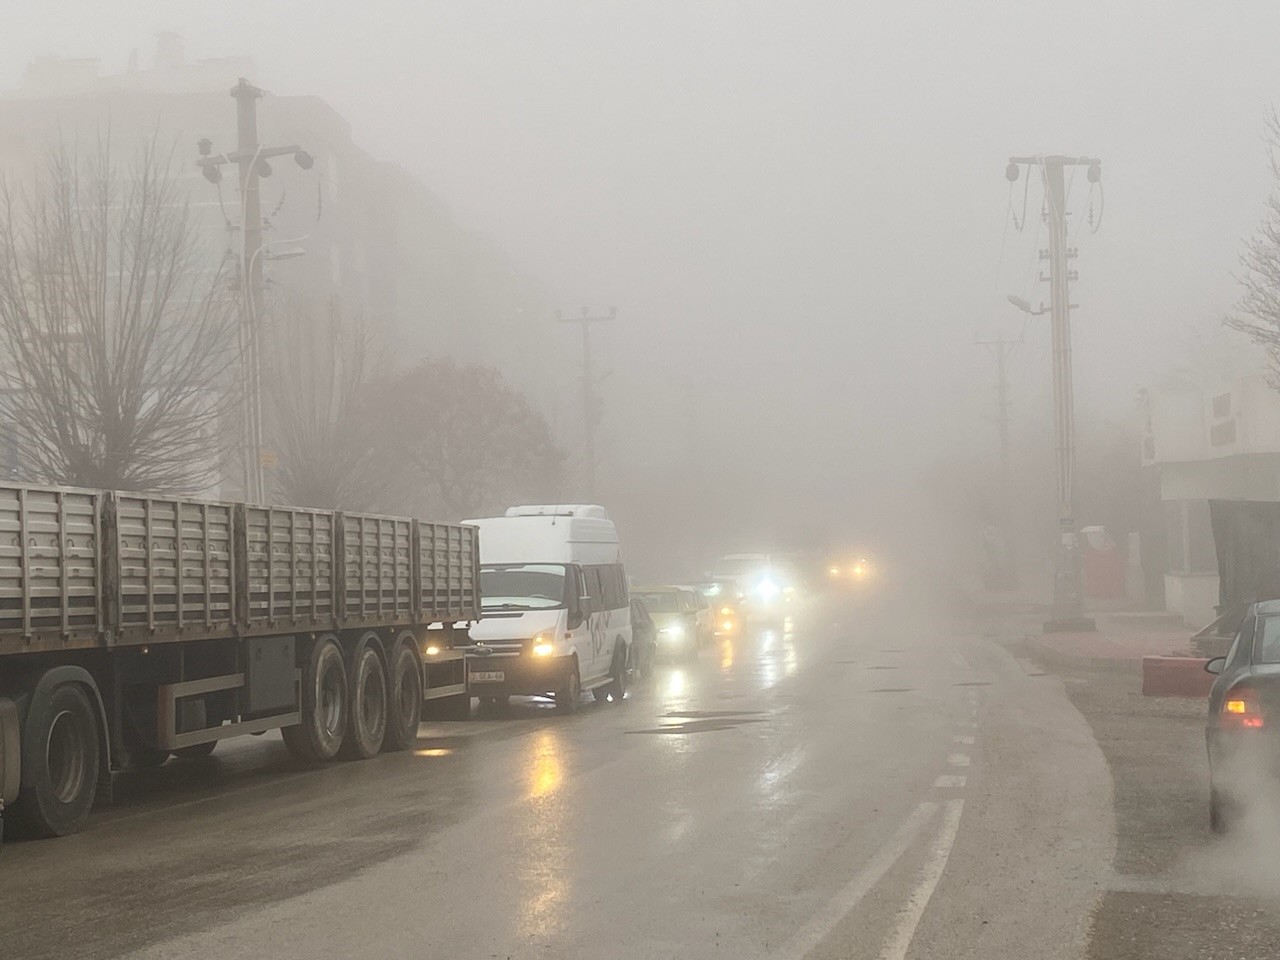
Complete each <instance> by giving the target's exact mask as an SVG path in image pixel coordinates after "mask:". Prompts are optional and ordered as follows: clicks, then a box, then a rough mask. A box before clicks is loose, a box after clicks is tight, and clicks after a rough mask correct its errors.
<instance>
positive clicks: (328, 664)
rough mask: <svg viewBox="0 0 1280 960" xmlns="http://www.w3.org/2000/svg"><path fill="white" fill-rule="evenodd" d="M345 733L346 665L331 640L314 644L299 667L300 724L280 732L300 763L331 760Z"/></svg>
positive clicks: (334, 641) (335, 643) (336, 642)
mask: <svg viewBox="0 0 1280 960" xmlns="http://www.w3.org/2000/svg"><path fill="white" fill-rule="evenodd" d="M346 732H347V665H346V663H344V662H343V659H342V649H341V648H340V647H339V646H338V641H337V640H336V639H334V638H333V636H331V635H330V636H326V637H324V638H322V639H321V640H320V641H319V642H317V643H316V644H315V645H314V646H313V647H312V648H311V652H310V653H309V654H308V655H307V662H306V663H305V664H303V667H302V722H301V723H299V724H298V725H297V726H294V727H285V728H284V729H283V730H281V731H280V734H281V736H283V737H284V745H285V746H286V747H288V748H289V752H290V753H292V754H293V755H294V756H295V757H299V758H301V759H303V760H312V761H324V760H332V759H333V758H334V757H336V756H337V755H338V748H339V747H341V746H342V740H343V738H344V737H345V736H346Z"/></svg>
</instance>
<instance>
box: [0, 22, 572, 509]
mask: <svg viewBox="0 0 1280 960" xmlns="http://www.w3.org/2000/svg"><path fill="white" fill-rule="evenodd" d="M255 72H256V71H255V69H254V65H253V63H252V62H251V61H250V60H248V59H247V58H240V57H231V58H218V59H208V60H200V61H196V62H190V61H188V60H186V58H185V56H184V52H183V47H182V41H181V39H180V38H178V37H176V36H174V35H172V34H162V35H160V36H159V38H158V43H157V46H156V52H155V56H154V59H153V61H152V62H151V63H150V64H149V65H147V66H141V65H139V62H138V58H137V57H133V58H131V60H130V64H129V67H128V69H126V70H125V71H124V72H123V73H118V74H111V73H105V72H103V70H102V69H101V66H100V64H99V63H98V62H97V61H94V60H67V59H44V60H40V61H37V62H36V63H34V64H32V65H31V67H30V68H29V69H28V71H27V74H26V77H25V79H24V81H23V83H22V85H21V86H20V87H19V88H18V89H17V90H14V91H12V92H10V93H8V94H3V95H0V175H3V176H5V177H7V178H9V179H15V180H18V181H21V180H23V179H25V178H27V177H29V176H30V175H32V174H33V173H34V172H35V171H36V170H37V169H38V167H39V164H40V162H41V159H42V158H43V157H44V156H45V155H46V153H47V152H48V151H49V150H50V149H51V148H54V147H56V146H57V145H58V144H59V142H62V143H68V142H70V143H73V144H75V143H80V144H83V143H86V142H92V140H94V139H97V138H101V137H102V136H104V134H107V133H109V140H110V144H111V148H112V153H113V157H114V158H116V159H119V160H122V161H123V160H126V159H127V158H128V157H129V156H130V155H131V154H133V153H135V152H136V151H138V150H139V149H140V148H141V144H142V142H143V141H144V140H149V139H154V141H155V143H156V144H157V145H158V146H159V147H160V148H161V149H162V150H164V151H172V153H171V156H172V164H173V170H174V172H175V173H176V174H178V175H179V178H180V184H181V185H182V186H183V187H184V188H185V189H186V191H187V196H188V197H189V200H190V204H191V208H192V209H193V210H194V211H195V212H196V214H197V216H198V219H199V224H200V230H201V231H202V233H203V235H204V237H205V246H206V247H207V250H208V254H209V262H210V263H219V262H222V261H223V260H224V259H225V258H227V257H228V254H229V252H230V253H232V254H234V253H235V252H238V251H239V248H240V243H241V241H240V223H241V219H242V218H241V214H240V210H239V191H238V186H237V182H236V177H235V174H234V168H233V167H231V168H225V169H226V174H225V175H224V178H223V180H222V182H221V183H220V184H217V185H215V184H212V183H210V182H208V181H206V180H205V178H204V177H203V176H202V174H201V171H200V168H199V167H198V166H197V164H196V159H197V156H198V154H199V150H200V147H199V144H200V141H202V140H206V139H207V140H208V141H209V147H208V149H210V150H211V151H212V153H213V154H215V155H216V154H220V153H230V152H232V151H234V150H235V148H236V144H237V130H236V104H235V101H234V100H233V99H232V98H231V96H230V91H231V89H232V87H234V86H235V85H236V83H237V82H238V80H239V78H240V77H247V78H248V79H250V80H251V81H252V80H254V78H255ZM258 130H259V139H260V141H261V142H262V143H264V144H266V145H270V146H283V145H293V144H296V145H297V146H299V147H301V148H303V149H304V150H305V151H307V153H309V154H310V155H311V156H312V157H313V158H314V165H313V166H312V167H311V168H310V169H302V168H301V167H300V166H299V165H297V164H295V163H294V161H293V160H292V159H291V158H290V157H288V156H282V157H278V158H275V159H273V160H272V161H271V162H270V167H271V172H270V175H269V176H264V177H263V178H262V179H261V181H260V196H261V205H262V213H263V217H264V242H265V246H264V248H263V268H264V275H265V279H266V284H267V294H266V296H267V300H268V304H267V312H268V315H270V314H272V313H273V312H274V313H277V314H278V313H279V312H281V311H283V310H286V309H291V308H293V307H294V306H295V305H297V306H300V307H301V308H302V309H303V310H311V311H314V312H315V314H316V315H317V316H318V317H322V318H326V319H327V317H328V316H329V307H330V305H331V304H336V305H337V307H338V309H339V311H340V312H341V314H342V315H343V316H345V317H347V318H350V319H351V320H352V321H358V322H359V323H360V325H361V327H362V328H363V332H364V334H365V336H366V337H367V338H368V339H369V340H370V341H371V344H372V350H371V353H372V354H373V355H374V356H377V357H384V358H389V361H388V362H390V363H392V364H408V363H411V362H412V361H413V360H415V359H417V358H420V357H425V356H450V357H453V358H454V359H455V360H458V361H460V362H464V363H465V362H471V363H484V364H487V365H490V366H495V367H497V368H498V369H499V370H500V371H501V372H502V373H503V374H504V376H506V378H507V379H508V380H509V381H511V382H512V383H514V384H515V385H516V386H517V387H519V388H521V389H522V390H524V391H525V392H526V393H527V395H528V396H529V398H530V401H531V402H532V404H533V405H534V407H535V408H536V409H539V410H542V411H544V412H545V411H550V410H552V409H553V408H554V407H555V406H556V405H557V403H558V402H559V397H560V395H561V394H564V393H569V392H571V391H572V389H573V387H572V382H573V378H574V376H575V372H576V371H575V369H574V366H573V363H572V361H571V360H569V359H567V355H566V352H565V351H564V350H563V349H562V348H560V349H558V347H561V344H560V343H558V342H557V339H558V338H559V337H560V336H561V334H562V333H563V331H561V330H559V329H557V325H556V324H555V323H554V321H553V320H552V310H551V308H550V306H549V302H548V298H547V297H546V295H545V294H544V293H543V291H542V290H541V288H540V287H539V286H538V285H537V284H536V283H535V282H533V281H532V280H530V279H529V278H528V277H526V276H524V275H522V274H521V273H520V272H519V271H518V270H517V269H515V267H514V266H513V265H512V264H511V262H510V261H509V260H508V259H507V258H506V257H505V256H504V255H503V253H502V252H501V251H500V250H499V249H498V248H497V247H496V246H495V245H493V244H492V243H489V242H487V241H486V240H485V239H484V238H482V237H479V236H477V235H475V234H474V233H472V232H470V231H468V230H466V229H464V228H463V227H462V226H460V225H459V224H458V223H457V222H456V221H455V220H454V219H453V218H452V216H451V215H450V213H449V210H448V208H447V206H446V205H445V204H444V203H443V202H442V201H441V200H440V198H439V197H437V196H436V195H435V194H433V193H432V192H431V190H430V189H429V188H428V187H427V186H426V185H424V184H423V183H421V182H420V181H418V180H416V179H415V178H414V177H413V176H411V175H410V174H409V173H407V172H405V171H404V170H402V169H400V168H398V167H397V166H395V165H394V164H390V163H386V162H384V161H380V160H378V159H375V158H373V157H371V156H369V154H368V153H367V152H365V151H364V150H363V149H362V148H360V147H359V146H358V145H357V144H356V143H355V141H354V140H353V137H352V129H351V124H350V123H349V122H348V121H347V120H346V119H345V118H344V117H342V116H341V115H340V114H338V113H337V111H335V110H334V109H333V108H332V107H331V106H329V105H328V104H327V103H325V102H324V101H323V100H322V99H320V98H318V97H314V96H296V95H276V94H272V93H270V92H268V94H267V95H266V96H264V97H263V98H262V99H261V100H260V101H259V102H258ZM231 259H232V261H233V262H234V260H235V257H234V255H233V256H232V257H231ZM232 269H233V270H236V269H238V263H234V265H233V267H232ZM268 375H269V372H268ZM563 384H569V386H567V387H566V386H562V385H563ZM235 492H236V491H235V489H234V487H232V488H228V490H227V491H225V493H227V494H228V495H230V494H234V493H235Z"/></svg>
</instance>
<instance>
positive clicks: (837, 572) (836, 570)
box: [827, 567, 840, 577]
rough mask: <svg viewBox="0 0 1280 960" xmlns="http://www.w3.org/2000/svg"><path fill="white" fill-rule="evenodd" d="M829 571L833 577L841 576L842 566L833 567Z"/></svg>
mask: <svg viewBox="0 0 1280 960" xmlns="http://www.w3.org/2000/svg"><path fill="white" fill-rule="evenodd" d="M827 573H829V574H831V575H832V576H833V577H838V576H840V568H839V567H832V568H831V569H830V570H828V571H827Z"/></svg>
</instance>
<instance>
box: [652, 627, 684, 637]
mask: <svg viewBox="0 0 1280 960" xmlns="http://www.w3.org/2000/svg"><path fill="white" fill-rule="evenodd" d="M658 632H659V633H660V634H662V635H663V636H666V637H670V638H671V639H672V640H679V639H680V638H681V637H683V636H684V627H680V626H676V627H663V628H662V629H661V630H659V631H658Z"/></svg>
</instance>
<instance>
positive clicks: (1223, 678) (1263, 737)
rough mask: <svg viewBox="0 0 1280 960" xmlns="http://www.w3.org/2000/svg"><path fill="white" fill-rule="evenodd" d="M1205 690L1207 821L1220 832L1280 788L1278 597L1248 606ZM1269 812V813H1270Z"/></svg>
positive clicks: (1213, 665) (1210, 665)
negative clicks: (1225, 653)
mask: <svg viewBox="0 0 1280 960" xmlns="http://www.w3.org/2000/svg"><path fill="white" fill-rule="evenodd" d="M1205 670H1207V671H1208V672H1209V673H1213V674H1217V679H1216V680H1215V681H1214V683H1213V687H1212V688H1211V690H1210V692H1209V715H1208V721H1207V723H1206V726H1205V744H1206V746H1207V748H1208V751H1209V825H1210V827H1211V828H1212V829H1213V830H1214V832H1215V833H1224V832H1226V831H1227V829H1228V828H1229V827H1230V826H1231V825H1232V824H1233V823H1235V822H1237V821H1238V820H1239V819H1240V818H1241V817H1242V816H1243V815H1244V814H1245V813H1246V812H1247V811H1248V810H1249V808H1250V806H1252V805H1254V804H1259V802H1260V801H1262V800H1263V798H1271V797H1274V795H1275V794H1276V792H1277V791H1280V600H1266V601H1262V602H1259V603H1254V604H1250V605H1249V607H1248V609H1247V611H1246V613H1245V616H1244V619H1243V620H1242V621H1241V623H1240V628H1239V630H1238V631H1237V632H1236V635H1235V639H1234V640H1233V641H1232V643H1231V649H1230V650H1229V651H1228V652H1227V655H1226V656H1225V657H1216V658H1214V659H1212V660H1210V661H1209V662H1208V663H1206V664H1205ZM1268 816H1270V814H1268Z"/></svg>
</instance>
